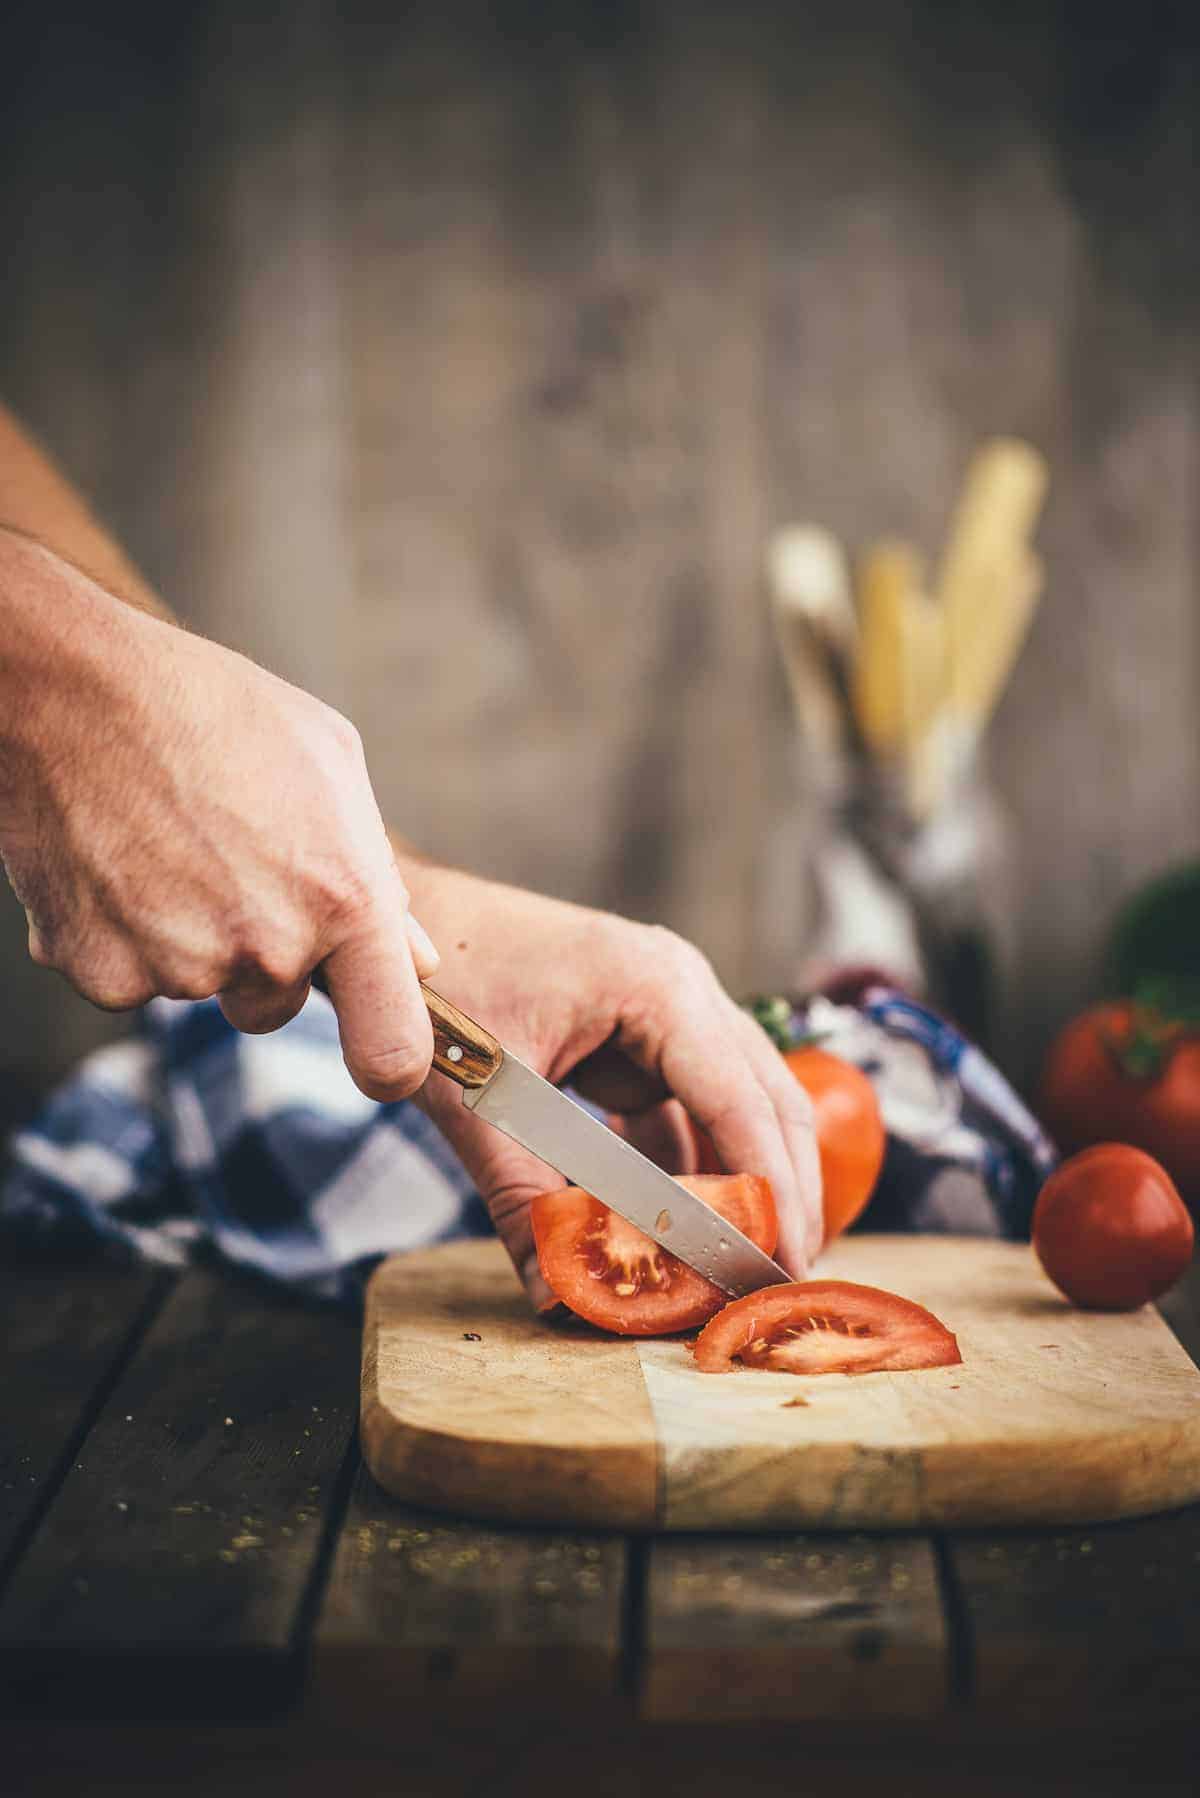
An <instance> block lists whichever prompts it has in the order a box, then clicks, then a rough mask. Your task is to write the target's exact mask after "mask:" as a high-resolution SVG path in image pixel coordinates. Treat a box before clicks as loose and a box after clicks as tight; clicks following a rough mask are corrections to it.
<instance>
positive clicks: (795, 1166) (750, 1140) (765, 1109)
mask: <svg viewBox="0 0 1200 1798" xmlns="http://www.w3.org/2000/svg"><path fill="white" fill-rule="evenodd" d="M671 941H672V942H673V946H671V947H669V948H668V949H667V950H664V949H663V946H662V945H661V944H660V945H659V955H658V960H659V961H660V962H661V963H662V964H663V971H662V972H661V973H656V975H655V977H654V978H653V980H652V981H651V983H650V984H649V985H648V986H647V987H646V988H644V989H643V992H642V995H641V998H640V1001H639V1005H638V1017H637V1019H636V1020H634V1019H631V1020H629V1021H628V1022H627V1024H626V1025H624V1026H623V1028H622V1032H621V1040H622V1046H623V1047H624V1048H625V1049H626V1052H627V1053H628V1054H630V1055H631V1056H632V1057H633V1058H634V1059H635V1060H637V1061H638V1062H639V1063H640V1064H641V1065H642V1066H651V1067H656V1068H657V1070H658V1071H659V1072H660V1073H661V1074H662V1076H663V1078H664V1079H665V1081H666V1083H667V1085H668V1087H669V1088H670V1090H671V1092H672V1093H673V1094H674V1095H675V1097H676V1098H678V1099H680V1100H681V1101H682V1103H683V1105H684V1106H685V1107H686V1109H687V1111H688V1113H689V1114H690V1116H691V1117H692V1118H693V1119H694V1120H695V1122H696V1123H697V1124H699V1125H700V1126H701V1127H702V1128H703V1129H705V1130H707V1132H708V1134H709V1135H710V1137H711V1138H712V1141H713V1145H714V1147H715V1149H716V1152H717V1155H718V1158H719V1159H720V1162H721V1165H722V1166H723V1167H725V1168H728V1169H729V1171H730V1172H731V1173H750V1174H760V1175H762V1176H763V1177H765V1178H766V1179H767V1180H769V1181H770V1183H771V1188H772V1191H773V1192H774V1195H775V1205H776V1210H777V1212H778V1215H779V1244H778V1248H777V1251H776V1252H777V1257H778V1259H779V1261H780V1263H781V1265H782V1266H783V1267H785V1268H786V1269H787V1271H788V1272H789V1273H790V1274H791V1275H792V1276H793V1278H796V1279H802V1278H804V1277H805V1275H806V1274H807V1272H808V1267H809V1263H810V1262H811V1260H812V1259H813V1257H814V1256H815V1254H816V1253H817V1250H818V1249H819V1247H820V1243H821V1237H822V1231H823V1224H822V1216H821V1171H820V1161H819V1159H818V1155H817V1146H816V1136H815V1132H814V1129H813V1124H812V1109H811V1105H810V1103H809V1100H808V1096H807V1094H806V1093H805V1092H804V1091H803V1089H802V1088H801V1087H800V1085H799V1084H798V1082H797V1081H796V1080H795V1079H793V1077H792V1075H791V1074H790V1073H789V1071H788V1068H787V1066H786V1063H785V1062H784V1061H783V1058H782V1057H781V1056H780V1054H779V1052H778V1050H777V1049H775V1048H774V1046H773V1045H772V1044H771V1042H770V1041H769V1039H768V1038H767V1037H766V1035H765V1034H764V1033H763V1031H762V1030H761V1029H760V1028H759V1026H758V1025H757V1024H755V1022H754V1021H753V1019H751V1018H749V1017H747V1015H746V1014H745V1013H744V1012H743V1011H741V1010H740V1008H739V1007H738V1006H736V1005H735V1004H734V1003H733V1001H732V999H730V998H729V996H728V994H727V993H725V991H724V990H723V988H722V987H721V985H720V983H719V982H718V981H717V978H716V976H715V975H714V974H713V972H712V970H711V968H710V967H709V966H708V964H707V962H705V961H704V959H703V957H702V956H700V955H698V954H697V952H696V951H695V950H694V949H691V948H690V947H689V946H687V945H685V944H678V943H677V942H675V941H674V940H673V939H672V940H671Z"/></svg>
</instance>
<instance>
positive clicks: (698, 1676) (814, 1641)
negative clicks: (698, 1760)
mask: <svg viewBox="0 0 1200 1798" xmlns="http://www.w3.org/2000/svg"><path fill="white" fill-rule="evenodd" d="M645 1603H646V1614H645V1652H644V1662H643V1665H642V1670H641V1682H640V1707H641V1712H642V1714H643V1715H644V1716H645V1717H647V1718H649V1719H651V1720H653V1721H656V1722H682V1721H685V1720H689V1719H693V1718H700V1717H703V1718H704V1719H706V1720H707V1721H711V1722H760V1721H777V1722H784V1721H787V1722H793V1723H810V1722H811V1723H818V1722H824V1723H827V1724H829V1725H831V1726H834V1727H836V1726H838V1725H840V1724H846V1723H855V1724H863V1725H867V1724H871V1725H878V1724H880V1723H882V1722H886V1721H896V1720H898V1719H911V1718H922V1717H924V1718H928V1717H936V1716H938V1715H940V1714H941V1713H942V1712H943V1711H944V1710H945V1708H946V1705H947V1692H948V1682H947V1638H946V1624H945V1620H944V1618H943V1615H942V1605H941V1598H940V1594H939V1589H938V1576H937V1568H936V1564H935V1560H934V1554H933V1550H932V1547H931V1546H930V1544H929V1542H928V1541H927V1540H925V1539H924V1538H920V1537H908V1536H872V1535H855V1536H849V1537H845V1536H838V1537H829V1536H818V1535H799V1536H794V1535H788V1536H779V1537H767V1538H765V1539H761V1540H757V1539H756V1540H752V1541H746V1540H744V1539H742V1540H738V1539H736V1538H730V1537H714V1538H711V1539H708V1540H705V1539H703V1538H700V1537H695V1538H691V1539H689V1540H686V1541H671V1542H665V1541H658V1542H654V1543H653V1544H652V1545H651V1547H650V1551H649V1572H648V1578H647V1583H646V1600H645Z"/></svg>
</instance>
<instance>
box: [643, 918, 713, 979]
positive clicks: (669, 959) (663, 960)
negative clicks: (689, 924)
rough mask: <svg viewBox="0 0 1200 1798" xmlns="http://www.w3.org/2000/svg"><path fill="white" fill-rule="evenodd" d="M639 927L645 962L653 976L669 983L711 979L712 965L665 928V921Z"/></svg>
mask: <svg viewBox="0 0 1200 1798" xmlns="http://www.w3.org/2000/svg"><path fill="white" fill-rule="evenodd" d="M641 928H642V930H643V932H644V937H643V943H644V953H645V956H646V962H647V966H648V969H649V971H650V973H651V975H652V976H653V977H655V978H658V979H665V980H668V981H670V982H675V981H704V982H711V981H715V979H716V976H715V975H714V973H713V970H712V964H711V963H710V961H709V959H708V957H707V956H706V955H705V954H704V953H703V952H702V951H701V950H699V949H697V947H696V945H695V943H690V942H689V941H688V940H687V938H686V937H682V936H680V935H679V934H678V933H677V932H676V931H674V930H669V929H668V928H667V927H666V925H665V924H647V925H643V926H642V927H641Z"/></svg>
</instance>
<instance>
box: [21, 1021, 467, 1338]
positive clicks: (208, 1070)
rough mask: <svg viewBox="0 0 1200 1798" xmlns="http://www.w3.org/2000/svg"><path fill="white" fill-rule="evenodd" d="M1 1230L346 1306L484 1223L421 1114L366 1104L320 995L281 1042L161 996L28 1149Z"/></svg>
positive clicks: (67, 1090) (30, 1132)
mask: <svg viewBox="0 0 1200 1798" xmlns="http://www.w3.org/2000/svg"><path fill="white" fill-rule="evenodd" d="M0 1225H2V1226H3V1229H4V1234H5V1236H6V1237H7V1238H8V1239H9V1241H10V1242H12V1241H14V1240H15V1242H16V1243H17V1245H18V1246H20V1247H23V1248H25V1249H36V1248H39V1247H44V1248H45V1249H46V1250H47V1251H48V1252H58V1251H60V1250H61V1251H63V1252H66V1251H67V1250H68V1249H71V1248H83V1249H89V1248H104V1247H107V1248H108V1249H109V1250H111V1251H112V1252H114V1253H116V1254H119V1255H120V1254H123V1255H126V1256H131V1257H141V1258H144V1259H147V1260H151V1261H157V1262H160V1263H164V1264H166V1265H168V1266H179V1265H182V1264H183V1263H184V1262H185V1261H187V1260H190V1259H192V1258H193V1257H195V1256H196V1255H197V1254H199V1253H201V1252H203V1251H204V1250H206V1249H207V1250H208V1251H211V1252H215V1254H216V1255H217V1256H219V1257H220V1258H222V1259H224V1260H226V1261H229V1262H232V1263H234V1264H236V1265H237V1266H238V1267H241V1268H243V1269H246V1270H249V1271H252V1272H254V1273H257V1274H261V1275H263V1276H265V1277H266V1278H267V1279H270V1280H273V1281H276V1282H281V1283H283V1284H285V1285H287V1286H290V1287H293V1288H295V1289H297V1290H298V1291H301V1292H303V1293H305V1294H307V1295H308V1296H310V1297H312V1298H318V1299H325V1300H333V1301H337V1302H341V1303H345V1304H351V1305H353V1304H357V1303H358V1302H359V1300H360V1298H361V1293H362V1286H363V1282H364V1280H365V1278H366V1275H367V1274H368V1273H369V1272H370V1271H371V1268H372V1267H374V1265H375V1263H376V1262H377V1261H378V1260H379V1258H380V1256H381V1255H384V1254H389V1253H391V1252H392V1251H394V1250H398V1249H412V1248H418V1247H421V1246H423V1245H425V1244H427V1243H432V1242H443V1241H446V1240H448V1239H449V1238H451V1237H454V1236H464V1235H482V1234H485V1233H486V1232H487V1231H488V1230H489V1229H490V1225H489V1223H488V1220H487V1214H486V1212H485V1211H484V1208H483V1205H482V1203H481V1202H480V1200H479V1198H478V1197H477V1195H476V1193H475V1190H474V1186H473V1183H472V1181H471V1180H470V1178H469V1176H468V1175H467V1173H466V1172H465V1170H464V1168H463V1166H462V1164H461V1162H460V1161H459V1160H458V1157H457V1156H456V1155H455V1154H454V1152H453V1150H452V1149H451V1148H450V1147H449V1145H448V1144H447V1142H446V1140H445V1138H444V1137H443V1136H442V1135H441V1134H440V1132H439V1131H438V1130H437V1129H436V1127H435V1126H434V1125H433V1124H432V1123H430V1121H429V1119H428V1118H427V1117H426V1116H425V1115H424V1113H423V1112H421V1111H419V1110H418V1109H417V1107H416V1106H415V1105H411V1104H396V1105H378V1104H376V1103H375V1102H374V1101H373V1100H371V1099H367V1098H365V1097H364V1096H363V1094H362V1093H360V1092H359V1090H358V1088H357V1087H356V1086H355V1085H354V1082H353V1081H352V1080H351V1078H350V1076H349V1074H348V1073H347V1072H346V1069H345V1065H344V1063H343V1061H342V1057H341V1051H340V1049H339V1046H338V1032H337V1020H336V1018H335V1016H334V1013H333V1008H332V1006H331V1005H330V1004H329V1001H328V1000H327V999H325V998H323V997H322V996H321V995H320V994H319V993H314V994H313V996H312V997H311V998H310V999H309V1001H308V1004H307V1005H306V1006H305V1007H304V1010H303V1011H302V1012H301V1013H300V1015H299V1016H298V1017H296V1018H294V1019H293V1020H292V1022H291V1023H290V1024H287V1025H285V1026H284V1028H283V1029H282V1030H278V1031H276V1032H275V1033H274V1034H273V1035H270V1036H243V1035H241V1033H240V1032H238V1031H236V1030H234V1029H233V1027H232V1026H231V1025H230V1024H228V1023H227V1022H226V1020H225V1018H224V1016H223V1015H222V1013H221V1010H220V1008H219V1006H218V1005H217V1003H216V1001H215V1000H205V1001H204V1002H203V1003H201V1004H188V1003H185V1002H182V1001H176V1000H171V999H155V1000H154V1001H153V1002H152V1003H151V1004H150V1005H148V1006H147V1007H146V1010H145V1011H144V1013H143V1014H142V1018H141V1029H140V1033H139V1035H138V1037H137V1038H135V1039H134V1040H132V1041H129V1042H124V1043H117V1044H114V1045H112V1046H111V1047H109V1048H105V1049H100V1050H98V1051H97V1052H96V1053H95V1054H93V1055H91V1056H89V1057H88V1059H87V1060H86V1061H85V1062H84V1063H83V1066H82V1067H81V1068H80V1070H79V1071H78V1073H76V1074H75V1075H74V1076H73V1077H72V1078H71V1079H70V1080H69V1081H68V1082H67V1083H66V1084H65V1085H64V1086H62V1087H60V1088H59V1090H58V1091H57V1092H56V1093H55V1094H53V1095H52V1097H51V1098H50V1100H49V1101H48V1103H47V1104H46V1106H45V1107H44V1108H43V1110H42V1112H41V1114H40V1115H39V1116H38V1117H37V1118H35V1119H34V1121H33V1122H32V1124H30V1126H29V1127H28V1128H27V1129H25V1130H23V1131H22V1132H20V1134H19V1135H18V1136H17V1137H16V1139H15V1141H14V1143H13V1145H12V1159H11V1164H10V1168H9V1172H8V1176H7V1179H6V1180H5V1182H4V1186H3V1190H2V1193H0Z"/></svg>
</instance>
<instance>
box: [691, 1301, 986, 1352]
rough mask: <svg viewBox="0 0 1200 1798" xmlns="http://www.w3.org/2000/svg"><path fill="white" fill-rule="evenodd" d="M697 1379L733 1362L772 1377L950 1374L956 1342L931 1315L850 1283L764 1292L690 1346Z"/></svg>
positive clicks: (729, 1309) (738, 1304) (729, 1310)
mask: <svg viewBox="0 0 1200 1798" xmlns="http://www.w3.org/2000/svg"><path fill="white" fill-rule="evenodd" d="M694 1353H695V1356H696V1366H697V1367H698V1368H699V1369H700V1371H701V1373H728V1372H729V1371H730V1369H731V1368H732V1367H733V1364H734V1362H735V1361H741V1362H742V1363H743V1365H744V1366H746V1367H761V1368H763V1369H765V1370H766V1371H768V1372H775V1373H880V1372H891V1373H895V1372H899V1371H900V1370H901V1369H905V1368H914V1367H952V1366H953V1365H954V1364H955V1363H956V1362H959V1361H961V1360H962V1356H961V1355H960V1354H959V1352H958V1343H957V1342H956V1341H955V1339H954V1337H953V1336H952V1335H951V1334H950V1331H949V1330H948V1329H947V1328H946V1326H945V1325H944V1324H942V1323H939V1322H938V1320H937V1318H936V1317H935V1316H934V1315H933V1313H932V1311H926V1310H925V1308H924V1306H923V1305H914V1304H913V1302H912V1300H911V1299H902V1298H898V1297H897V1296H896V1294H895V1293H894V1292H881V1291H880V1290H879V1288H878V1287H876V1286H857V1285H855V1284H854V1283H853V1282H851V1281H849V1280H802V1281H797V1282H795V1283H794V1284H792V1285H789V1286H765V1287H764V1288H763V1290H762V1291H761V1292H751V1293H749V1294H747V1296H746V1297H745V1298H743V1299H735V1300H734V1301H733V1303H732V1304H731V1305H726V1307H725V1309H724V1310H723V1311H722V1312H720V1313H719V1314H718V1316H716V1317H714V1318H713V1320H712V1322H711V1323H710V1324H709V1325H708V1326H707V1327H706V1328H705V1329H703V1330H702V1331H701V1332H700V1335H699V1336H698V1337H697V1339H696V1343H695V1348H694Z"/></svg>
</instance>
